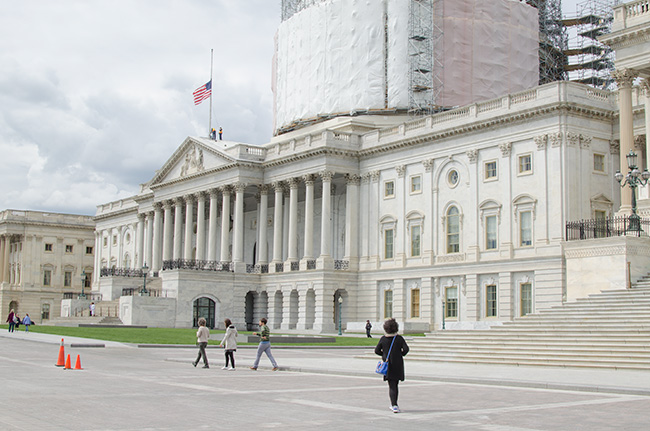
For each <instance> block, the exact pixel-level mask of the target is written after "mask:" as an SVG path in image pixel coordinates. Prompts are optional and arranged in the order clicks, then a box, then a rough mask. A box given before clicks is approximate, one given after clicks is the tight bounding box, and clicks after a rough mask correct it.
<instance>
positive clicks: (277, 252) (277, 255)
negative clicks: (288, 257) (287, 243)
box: [269, 181, 283, 272]
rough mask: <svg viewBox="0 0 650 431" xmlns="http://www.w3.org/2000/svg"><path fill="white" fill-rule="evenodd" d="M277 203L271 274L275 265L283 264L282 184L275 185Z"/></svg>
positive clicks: (275, 207)
mask: <svg viewBox="0 0 650 431" xmlns="http://www.w3.org/2000/svg"><path fill="white" fill-rule="evenodd" d="M273 188H274V189H275V203H274V205H275V206H274V213H273V260H272V261H271V267H269V272H275V264H276V263H282V191H283V187H282V182H280V181H277V182H275V183H273Z"/></svg>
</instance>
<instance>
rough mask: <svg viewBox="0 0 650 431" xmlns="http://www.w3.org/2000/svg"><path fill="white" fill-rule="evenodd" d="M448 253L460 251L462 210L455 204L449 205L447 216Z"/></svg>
mask: <svg viewBox="0 0 650 431" xmlns="http://www.w3.org/2000/svg"><path fill="white" fill-rule="evenodd" d="M446 225H447V226H446V233H447V253H458V252H460V212H459V211H458V208H456V207H455V206H452V207H449V209H448V210H447V217H446Z"/></svg>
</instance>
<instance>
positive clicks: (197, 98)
mask: <svg viewBox="0 0 650 431" xmlns="http://www.w3.org/2000/svg"><path fill="white" fill-rule="evenodd" d="M192 94H193V95H194V104H195V105H198V104H200V103H201V102H203V101H204V100H205V99H207V98H208V97H210V96H211V95H212V80H210V81H208V82H207V83H206V84H205V85H202V86H200V87H199V88H197V89H196V90H194V93H192Z"/></svg>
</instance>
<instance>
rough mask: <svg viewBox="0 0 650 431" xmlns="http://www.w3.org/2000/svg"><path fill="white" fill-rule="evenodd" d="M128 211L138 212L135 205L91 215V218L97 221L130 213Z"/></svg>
mask: <svg viewBox="0 0 650 431" xmlns="http://www.w3.org/2000/svg"><path fill="white" fill-rule="evenodd" d="M130 213H135V214H137V213H138V208H137V207H131V208H124V209H121V210H119V211H114V212H110V213H106V214H99V215H96V216H95V217H93V220H95V221H99V220H104V219H105V218H111V217H115V216H120V215H124V214H130Z"/></svg>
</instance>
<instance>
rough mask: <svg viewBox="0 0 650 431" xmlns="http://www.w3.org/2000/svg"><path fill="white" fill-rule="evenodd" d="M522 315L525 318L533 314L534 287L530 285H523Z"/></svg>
mask: <svg viewBox="0 0 650 431" xmlns="http://www.w3.org/2000/svg"><path fill="white" fill-rule="evenodd" d="M520 298H521V315H522V316H525V315H526V314H530V313H532V312H533V286H532V284H530V283H521V285H520Z"/></svg>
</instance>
